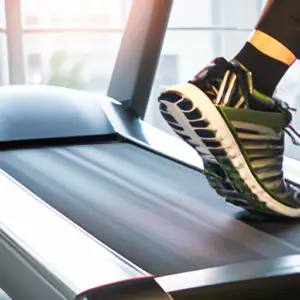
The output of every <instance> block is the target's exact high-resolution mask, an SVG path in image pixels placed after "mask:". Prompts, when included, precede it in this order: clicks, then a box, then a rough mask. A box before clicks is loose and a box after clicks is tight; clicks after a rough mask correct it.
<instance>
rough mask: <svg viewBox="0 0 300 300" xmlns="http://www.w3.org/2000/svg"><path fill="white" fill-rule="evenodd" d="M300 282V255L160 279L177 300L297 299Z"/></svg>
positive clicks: (164, 287)
mask: <svg viewBox="0 0 300 300" xmlns="http://www.w3.org/2000/svg"><path fill="white" fill-rule="evenodd" d="M299 280H300V255H295V256H287V257H281V258H277V259H268V260H263V261H254V262H247V263H240V264H235V265H230V266H223V267H216V268H210V269H206V270H199V271H193V272H187V273H180V274H175V275H169V276H163V277H158V278H156V281H157V283H158V284H159V285H160V286H161V287H162V289H163V290H164V291H165V292H166V293H168V294H169V295H170V297H171V298H172V299H174V300H181V299H189V300H193V299H203V300H209V299H224V300H227V299H228V300H229V299H230V300H235V299H237V300H238V299H245V300H248V299H251V300H252V299H258V300H259V299H262V300H263V299H290V300H294V299H298V298H299V293H300V286H299ZM297 282H298V284H297Z"/></svg>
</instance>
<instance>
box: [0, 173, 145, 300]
mask: <svg viewBox="0 0 300 300" xmlns="http://www.w3.org/2000/svg"><path fill="white" fill-rule="evenodd" d="M0 190H1V195H2V196H1V198H0V270H1V272H0V283H1V287H2V288H3V289H4V290H5V291H6V292H7V293H8V294H9V295H10V296H11V297H12V299H31V300H35V299H44V300H48V299H51V300H55V299H74V298H75V296H76V295H78V294H80V293H82V292H83V291H86V290H88V289H92V288H94V287H97V286H102V285H107V284H111V283H114V282H119V281H126V280H130V279H134V278H143V277H148V276H149V274H147V273H146V272H145V271H143V270H141V269H140V268H138V267H137V266H135V265H133V264H132V263H131V262H129V261H127V260H126V259H124V258H123V257H121V256H120V255H118V254H117V253H115V252H114V251H113V250H111V249H109V248H108V247H106V246H105V245H104V244H102V243H101V242H99V241H98V240H96V239H94V238H93V237H91V236H90V235H89V234H88V233H86V232H85V231H83V230H82V229H81V228H80V227H79V226H77V225H75V224H73V223H72V222H71V221H69V220H68V219H66V218H65V217H64V216H62V215H61V214H59V213H58V212H57V211H55V210H54V209H53V208H51V207H49V206H48V205H47V204H45V203H44V202H43V201H41V200H40V199H38V198H37V197H36V196H34V195H33V194H32V193H30V192H29V191H28V190H26V189H25V188H24V187H22V186H21V185H20V184H18V183H17V182H16V181H14V180H13V179H12V178H10V177H9V176H8V175H7V174H5V173H4V172H2V171H0ZM3 270H4V271H3ZM1 287H0V288H1Z"/></svg>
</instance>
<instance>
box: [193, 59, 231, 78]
mask: <svg viewBox="0 0 300 300" xmlns="http://www.w3.org/2000/svg"><path fill="white" fill-rule="evenodd" d="M229 65H230V64H229V62H228V61H227V60H226V59H225V58H224V57H217V58H215V59H214V60H213V61H211V62H210V63H209V64H208V65H207V66H206V67H205V68H204V69H202V70H201V71H200V72H199V73H198V74H197V75H196V76H195V78H194V80H195V79H197V78H198V79H201V78H203V77H205V76H206V74H207V72H208V71H209V70H210V69H211V68H214V69H216V70H217V72H218V76H220V77H222V76H223V75H224V74H225V72H226V71H227V70H228V66H229Z"/></svg>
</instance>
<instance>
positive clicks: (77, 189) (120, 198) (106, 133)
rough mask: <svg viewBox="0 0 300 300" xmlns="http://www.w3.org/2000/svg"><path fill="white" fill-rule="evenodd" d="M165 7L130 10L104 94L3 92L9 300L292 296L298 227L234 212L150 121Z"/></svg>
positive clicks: (2, 281) (2, 249)
mask: <svg viewBox="0 0 300 300" xmlns="http://www.w3.org/2000/svg"><path fill="white" fill-rule="evenodd" d="M171 7H172V1H171V0H165V1H161V0H147V1H141V0H134V1H133V5H132V9H131V13H130V16H129V20H128V24H127V27H126V30H125V33H124V36H123V40H122V43H121V47H120V50H119V54H118V57H117V61H116V64H115V68H114V71H113V74H112V78H111V82H110V86H109V89H108V93H107V95H106V96H99V95H95V94H93V93H88V92H83V91H75V90H70V89H65V88H58V87H46V86H7V87H2V88H0V98H1V101H0V124H1V126H0V193H1V194H0V288H2V289H3V290H4V291H5V292H7V293H8V294H9V296H10V297H11V298H12V299H13V300H15V299H30V300H35V299H45V300H48V299H49V300H50V299H54V300H56V299H88V300H92V299H204V300H205V299H219V298H221V297H222V299H240V298H244V299H254V297H255V299H264V298H265V297H266V296H270V297H272V299H296V297H298V295H299V290H300V288H299V285H297V280H298V281H299V270H300V256H298V255H297V254H298V253H299V250H300V239H299V236H300V229H299V224H298V221H297V220H284V219H265V218H263V217H254V216H252V215H250V214H249V213H246V212H245V211H243V210H241V209H239V208H236V207H233V206H230V205H228V204H226V203H225V202H224V200H223V199H221V198H220V197H219V196H218V195H217V194H215V192H214V191H213V190H211V189H210V187H209V185H208V183H207V181H206V178H205V177H204V175H203V172H202V162H201V159H200V157H199V156H198V155H197V154H196V152H195V151H194V150H193V149H192V148H190V147H189V146H188V145H187V144H185V143H184V142H183V141H181V140H180V139H178V138H175V137H173V136H171V135H168V134H166V133H165V132H162V131H161V130H159V129H157V128H154V127H153V126H151V125H149V124H147V123H145V122H144V121H143V117H144V115H145V111H146V107H147V101H148V99H149V94H150V91H151V86H152V83H153V79H154V75H155V71H156V67H157V63H158V59H159V55H160V51H161V47H162V42H163V39H164V34H165V31H166V28H167V23H168V18H169V14H170V11H171ZM141 24H143V26H141ZM128 62H130V63H128ZM183 182H184V184H182V183H183ZM295 184H297V183H295ZM249 291H250V292H249ZM297 299H298V298H297Z"/></svg>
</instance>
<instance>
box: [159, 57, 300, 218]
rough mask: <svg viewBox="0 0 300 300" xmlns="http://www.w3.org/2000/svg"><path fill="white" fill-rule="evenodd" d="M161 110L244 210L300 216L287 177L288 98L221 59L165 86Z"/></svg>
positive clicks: (211, 177)
mask: <svg viewBox="0 0 300 300" xmlns="http://www.w3.org/2000/svg"><path fill="white" fill-rule="evenodd" d="M159 102H160V111H161V114H162V116H163V117H164V119H165V120H166V121H167V122H168V124H169V125H170V126H171V127H172V129H173V130H174V131H175V132H176V133H177V134H178V135H179V136H180V137H182V138H183V139H184V140H185V141H186V142H187V143H188V144H189V145H191V146H192V147H193V148H194V149H195V150H196V151H198V153H199V154H200V156H201V157H202V159H203V162H204V167H205V169H204V173H205V175H206V177H207V179H208V181H209V183H210V185H211V186H212V187H213V188H214V189H215V190H216V191H217V192H218V194H220V195H221V196H223V197H225V198H226V200H227V201H228V202H230V203H232V204H235V205H238V206H241V207H243V208H245V209H246V210H249V211H252V212H256V213H265V214H271V215H280V216H288V217H299V216H300V196H299V194H298V190H297V189H296V187H294V186H292V185H291V184H290V183H288V182H287V181H286V180H285V179H284V174H283V171H282V167H283V155H284V134H285V133H288V134H289V135H290V136H291V137H292V139H293V141H294V142H295V143H296V140H295V138H294V136H293V134H295V135H298V137H299V134H298V133H297V132H296V131H295V130H294V129H293V128H292V127H291V126H290V122H291V120H292V116H291V113H290V110H292V109H291V108H290V107H289V106H288V104H287V103H285V102H283V101H280V100H278V99H276V98H270V97H267V96H265V95H263V94H261V93H259V92H258V91H256V90H255V88H254V87H253V83H252V76H251V73H250V72H249V71H248V70H247V69H246V68H244V67H243V66H242V65H240V64H239V63H238V62H237V61H233V62H228V61H226V60H225V59H224V58H217V59H215V61H213V62H212V63H211V64H210V65H209V66H207V67H206V68H205V69H203V70H202V71H201V72H200V73H198V74H197V75H196V77H195V78H194V79H193V80H191V81H189V82H188V83H186V84H182V85H176V86H173V87H171V88H168V89H167V90H165V91H164V92H163V93H162V94H161V96H160V97H159Z"/></svg>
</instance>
